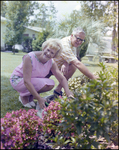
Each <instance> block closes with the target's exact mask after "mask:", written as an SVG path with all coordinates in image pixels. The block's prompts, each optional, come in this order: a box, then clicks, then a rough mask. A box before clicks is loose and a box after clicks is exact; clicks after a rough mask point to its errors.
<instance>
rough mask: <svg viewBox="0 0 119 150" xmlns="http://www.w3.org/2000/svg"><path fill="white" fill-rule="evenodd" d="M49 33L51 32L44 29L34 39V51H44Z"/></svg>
mask: <svg viewBox="0 0 119 150" xmlns="http://www.w3.org/2000/svg"><path fill="white" fill-rule="evenodd" d="M49 34H50V33H49V32H48V31H43V32H42V33H40V35H39V36H38V37H37V39H36V40H33V41H32V48H33V51H42V44H43V42H45V41H46V39H47V37H48V35H49Z"/></svg>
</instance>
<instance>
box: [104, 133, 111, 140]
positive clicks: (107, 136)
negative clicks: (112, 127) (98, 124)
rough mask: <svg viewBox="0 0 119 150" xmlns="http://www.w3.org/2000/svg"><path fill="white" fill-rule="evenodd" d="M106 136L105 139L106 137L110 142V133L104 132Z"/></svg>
mask: <svg viewBox="0 0 119 150" xmlns="http://www.w3.org/2000/svg"><path fill="white" fill-rule="evenodd" d="M104 137H105V139H106V140H107V141H108V142H110V138H109V135H108V134H107V133H106V132H104Z"/></svg>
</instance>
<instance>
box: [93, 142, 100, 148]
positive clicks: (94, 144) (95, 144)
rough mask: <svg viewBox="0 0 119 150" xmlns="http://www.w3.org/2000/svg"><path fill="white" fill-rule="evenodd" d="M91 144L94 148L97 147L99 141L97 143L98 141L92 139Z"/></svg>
mask: <svg viewBox="0 0 119 150" xmlns="http://www.w3.org/2000/svg"><path fill="white" fill-rule="evenodd" d="M92 145H93V146H94V147H95V148H97V149H98V145H99V143H98V142H96V141H93V142H92Z"/></svg>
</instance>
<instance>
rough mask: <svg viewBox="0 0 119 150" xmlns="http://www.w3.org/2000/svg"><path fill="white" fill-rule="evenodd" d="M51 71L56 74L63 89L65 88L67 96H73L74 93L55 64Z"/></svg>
mask: <svg viewBox="0 0 119 150" xmlns="http://www.w3.org/2000/svg"><path fill="white" fill-rule="evenodd" d="M51 71H52V73H53V74H54V76H55V77H56V78H57V80H58V81H59V83H60V84H61V85H62V87H63V88H64V90H65V92H66V95H67V96H68V97H70V96H73V93H72V92H71V91H70V90H69V86H68V82H67V80H66V78H65V77H64V76H63V75H62V73H61V71H60V70H59V69H58V67H57V65H56V63H55V62H54V63H53V65H52V68H51Z"/></svg>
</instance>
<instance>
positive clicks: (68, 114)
mask: <svg viewBox="0 0 119 150" xmlns="http://www.w3.org/2000/svg"><path fill="white" fill-rule="evenodd" d="M99 65H100V66H101V67H102V71H100V72H98V76H99V81H96V80H90V81H89V82H87V83H85V84H84V85H83V86H82V87H78V88H77V89H75V98H74V99H70V100H67V99H66V98H62V99H57V100H56V101H58V102H59V103H60V105H61V106H60V109H59V110H58V113H57V114H58V116H60V121H59V120H58V121H59V123H58V122H57V125H55V126H54V124H53V123H55V122H56V121H55V117H53V119H52V118H50V117H49V118H50V119H48V120H47V122H46V124H48V125H47V126H46V129H47V128H48V129H49V131H50V133H51V131H52V129H53V132H54V133H55V136H54V135H52V139H53V141H54V142H55V143H54V147H56V146H60V148H61V147H62V146H66V145H69V146H70V147H72V148H78V149H92V148H97V149H98V148H105V147H106V145H105V144H102V145H101V144H100V143H99V139H100V138H102V137H103V138H104V139H105V140H106V141H108V142H109V141H110V140H111V138H112V137H111V135H110V134H111V133H114V134H115V137H118V126H117V124H118V123H117V121H118V116H117V114H118V106H117V99H118V91H117V89H118V83H117V80H118V78H117V74H118V72H117V69H116V68H107V67H106V66H105V65H104V64H103V63H100V64H99ZM52 107H54V106H52ZM55 111H56V110H55ZM53 112H54V109H53V108H52V109H50V110H48V112H47V115H48V116H51V114H52V113H53ZM47 115H46V118H47ZM44 120H46V119H45V118H44ZM56 120H57V119H56ZM114 127H115V128H114ZM115 131H116V132H115ZM53 136H54V138H53ZM47 137H48V136H47ZM50 139H51V136H50ZM116 139H117V138H116ZM113 140H114V138H113Z"/></svg>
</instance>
